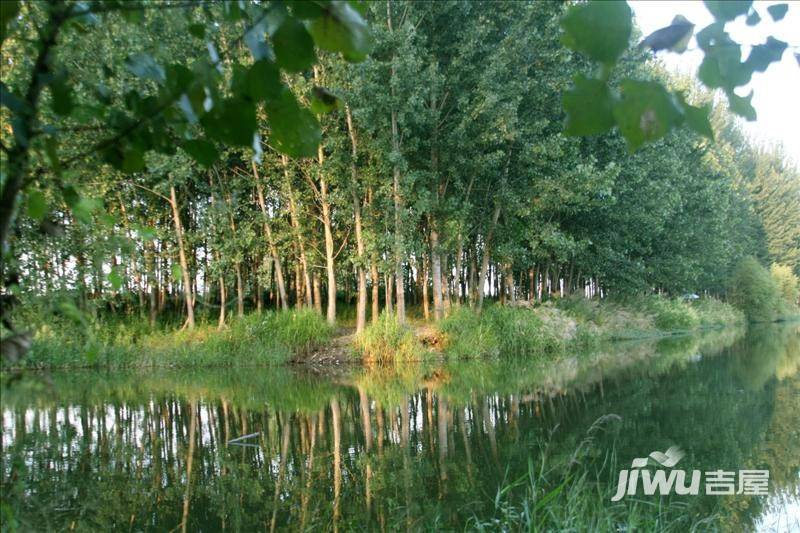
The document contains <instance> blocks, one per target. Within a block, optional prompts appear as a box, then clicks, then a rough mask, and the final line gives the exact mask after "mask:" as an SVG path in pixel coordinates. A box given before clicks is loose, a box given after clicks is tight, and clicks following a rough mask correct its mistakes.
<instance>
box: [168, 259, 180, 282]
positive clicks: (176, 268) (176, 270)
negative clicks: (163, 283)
mask: <svg viewBox="0 0 800 533" xmlns="http://www.w3.org/2000/svg"><path fill="white" fill-rule="evenodd" d="M170 271H171V272H172V279H173V280H175V281H180V280H181V276H182V275H183V269H182V268H181V265H179V264H178V263H172V266H171V267H170Z"/></svg>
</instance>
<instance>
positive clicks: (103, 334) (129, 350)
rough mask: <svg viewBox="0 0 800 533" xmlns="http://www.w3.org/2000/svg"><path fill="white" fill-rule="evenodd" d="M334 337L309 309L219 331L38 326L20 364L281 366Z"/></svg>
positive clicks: (135, 324)
mask: <svg viewBox="0 0 800 533" xmlns="http://www.w3.org/2000/svg"><path fill="white" fill-rule="evenodd" d="M332 336H333V328H332V327H330V326H328V325H327V324H326V323H325V320H324V319H323V318H322V317H321V316H320V315H319V314H317V313H316V312H314V311H311V310H302V311H291V312H282V313H279V312H266V313H263V314H252V315H248V316H245V317H243V318H239V319H236V320H234V321H232V322H231V324H230V325H228V326H226V327H225V328H224V329H222V330H218V328H217V327H216V325H211V324H199V325H198V326H197V327H196V328H195V329H193V330H191V331H189V330H177V331H176V330H152V329H151V328H150V327H149V326H148V325H147V324H146V322H144V321H138V320H133V321H131V322H128V323H125V322H120V323H114V324H109V323H104V322H101V321H97V322H93V323H89V324H86V325H85V326H84V327H78V326H76V325H75V324H73V323H70V322H64V323H61V322H58V321H55V322H51V323H48V324H42V325H40V326H38V328H37V329H36V332H35V336H34V342H33V346H32V348H31V351H30V353H28V354H27V356H26V357H25V358H24V359H23V360H22V362H21V366H25V367H28V368H45V367H84V366H103V367H166V366H178V367H198V366H243V365H259V364H281V363H285V362H288V361H289V360H291V359H293V358H302V357H303V356H304V355H306V354H308V353H309V352H310V351H311V350H313V349H315V348H316V347H318V346H321V345H323V344H325V343H327V342H328V341H330V339H331V338H332Z"/></svg>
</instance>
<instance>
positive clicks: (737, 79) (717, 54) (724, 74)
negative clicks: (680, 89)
mask: <svg viewBox="0 0 800 533" xmlns="http://www.w3.org/2000/svg"><path fill="white" fill-rule="evenodd" d="M751 75H752V70H751V69H749V68H747V67H746V66H745V65H744V64H743V63H742V62H741V49H740V48H739V45H738V44H737V43H734V42H733V41H730V42H727V41H724V42H722V43H720V44H719V45H712V46H711V47H710V48H709V49H707V50H706V55H705V57H703V62H702V63H701V64H700V68H699V69H698V71H697V77H698V78H700V81H702V82H703V83H704V84H705V85H706V86H707V87H711V88H717V87H722V88H725V89H729V90H732V89H733V88H734V87H738V86H740V85H745V84H747V83H748V82H749V81H750V77H751Z"/></svg>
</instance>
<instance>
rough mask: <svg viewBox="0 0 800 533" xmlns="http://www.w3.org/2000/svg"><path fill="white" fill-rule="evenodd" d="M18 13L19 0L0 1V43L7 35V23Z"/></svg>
mask: <svg viewBox="0 0 800 533" xmlns="http://www.w3.org/2000/svg"><path fill="white" fill-rule="evenodd" d="M18 13H19V2H18V1H17V0H4V1H3V2H0V43H2V42H3V41H5V40H6V36H7V35H8V33H7V31H6V27H7V26H8V23H9V22H10V21H11V20H13V19H14V18H16V16H17V14H18Z"/></svg>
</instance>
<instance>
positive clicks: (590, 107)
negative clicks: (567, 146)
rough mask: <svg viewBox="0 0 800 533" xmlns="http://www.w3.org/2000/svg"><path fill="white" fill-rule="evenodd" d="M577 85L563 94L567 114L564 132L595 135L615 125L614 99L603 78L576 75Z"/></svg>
mask: <svg viewBox="0 0 800 533" xmlns="http://www.w3.org/2000/svg"><path fill="white" fill-rule="evenodd" d="M574 82H575V85H574V87H573V88H572V89H570V90H569V91H566V92H565V93H564V96H563V105H564V111H565V112H566V114H567V117H566V123H565V127H564V132H565V133H566V134H567V135H595V134H598V133H604V132H606V131H608V130H610V129H611V128H613V127H614V113H613V99H612V96H611V92H610V91H609V90H608V86H607V85H606V84H605V82H603V81H602V80H597V79H592V78H586V77H584V76H583V75H582V74H578V75H577V76H576V77H575V80H574Z"/></svg>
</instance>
